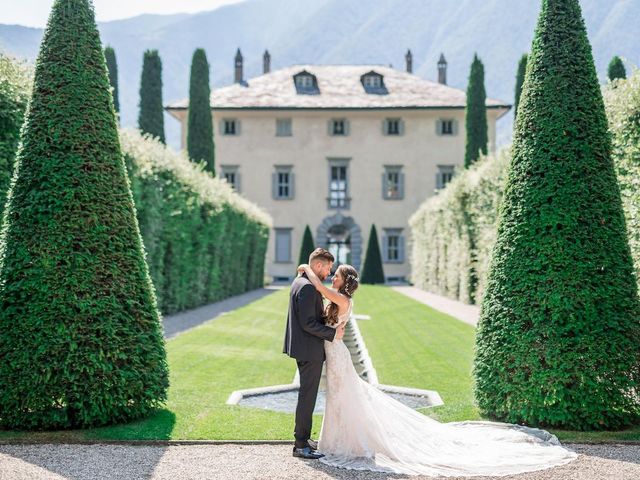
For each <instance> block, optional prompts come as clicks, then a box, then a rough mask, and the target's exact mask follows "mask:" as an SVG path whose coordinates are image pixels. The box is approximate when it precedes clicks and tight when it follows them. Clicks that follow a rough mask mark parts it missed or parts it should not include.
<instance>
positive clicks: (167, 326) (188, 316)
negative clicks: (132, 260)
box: [0, 286, 283, 478]
mask: <svg viewBox="0 0 640 480" xmlns="http://www.w3.org/2000/svg"><path fill="white" fill-rule="evenodd" d="M281 288H283V287H281V286H268V287H265V288H258V289H257V290H252V291H250V292H246V293H243V294H240V295H236V296H235V297H230V298H226V299H224V300H222V301H220V302H216V303H210V304H209V305H203V306H202V307H198V308H194V309H193V310H186V311H184V312H180V313H176V314H173V315H167V316H166V317H164V318H163V320H162V324H163V326H164V336H165V338H167V339H169V338H173V337H175V336H176V335H178V334H179V333H182V332H184V331H186V330H189V329H191V328H193V327H197V326H198V325H200V324H201V323H204V322H208V321H209V320H213V319H215V318H218V317H219V316H221V315H224V314H225V313H227V312H230V311H232V310H235V309H236V308H240V307H244V306H245V305H248V304H249V303H251V302H255V301H256V300H258V299H260V298H262V297H265V296H267V295H270V294H272V293H273V292H275V291H276V290H280V289H281ZM0 478H2V477H0Z"/></svg>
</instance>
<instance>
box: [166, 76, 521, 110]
mask: <svg viewBox="0 0 640 480" xmlns="http://www.w3.org/2000/svg"><path fill="white" fill-rule="evenodd" d="M303 70H306V71H307V72H309V73H312V74H313V75H315V76H316V78H317V82H318V88H319V91H320V93H319V94H317V95H308V94H299V93H297V91H296V86H295V84H294V81H293V76H294V75H295V74H297V73H299V72H302V71H303ZM372 70H373V71H374V72H377V73H380V74H381V75H383V76H384V86H385V87H386V89H387V91H388V93H387V94H384V95H379V94H371V93H366V92H365V90H364V87H363V85H362V82H361V81H360V77H361V76H362V75H363V74H365V73H368V72H370V71H372ZM465 104H466V94H465V92H464V91H462V90H459V89H457V88H453V87H449V86H447V85H442V84H440V83H436V82H431V81H429V80H424V79H423V78H420V77H418V76H417V75H412V74H410V73H407V72H404V71H400V70H395V69H393V68H390V67H385V66H381V65H294V66H292V67H287V68H283V69H281V70H276V71H273V72H270V73H267V74H265V75H261V76H259V77H255V78H252V79H250V80H248V81H247V82H246V83H245V86H243V85H240V84H233V85H230V86H228V87H223V88H218V89H215V90H213V91H212V92H211V105H212V108H214V109H216V108H220V109H225V108H230V109H235V108H247V109H262V108H265V109H269V108H278V109H296V108H301V109H323V108H355V109H359V108H446V107H451V108H464V107H465ZM188 105H189V100H188V99H184V100H181V101H178V102H174V103H171V104H169V105H168V106H167V109H168V110H172V109H185V108H187V107H188ZM487 107H489V108H504V109H508V108H510V107H511V105H509V104H508V103H506V102H503V101H500V100H495V99H491V98H487Z"/></svg>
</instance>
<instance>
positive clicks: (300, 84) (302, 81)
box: [293, 70, 320, 95]
mask: <svg viewBox="0 0 640 480" xmlns="http://www.w3.org/2000/svg"><path fill="white" fill-rule="evenodd" d="M293 83H294V85H295V87H296V93H298V94H300V95H318V94H319V93H320V89H319V88H318V80H317V79H316V77H315V75H313V74H311V73H309V72H307V71H306V70H303V71H301V72H299V73H296V74H295V75H294V76H293Z"/></svg>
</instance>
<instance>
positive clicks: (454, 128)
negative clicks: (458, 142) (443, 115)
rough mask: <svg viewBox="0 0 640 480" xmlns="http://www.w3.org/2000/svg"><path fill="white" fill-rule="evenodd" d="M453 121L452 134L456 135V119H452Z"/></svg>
mask: <svg viewBox="0 0 640 480" xmlns="http://www.w3.org/2000/svg"><path fill="white" fill-rule="evenodd" d="M452 123H453V134H454V135H457V134H458V120H452Z"/></svg>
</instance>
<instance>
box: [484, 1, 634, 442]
mask: <svg viewBox="0 0 640 480" xmlns="http://www.w3.org/2000/svg"><path fill="white" fill-rule="evenodd" d="M532 126H535V128H532ZM512 148H513V153H512V160H511V166H510V172H509V177H508V179H507V184H506V186H505V191H504V196H503V199H502V206H501V210H500V215H499V221H498V233H497V240H496V243H495V246H494V249H493V252H492V260H491V265H490V268H489V272H488V278H487V287H486V291H485V294H484V298H483V301H482V305H481V312H480V321H479V324H478V330H477V336H476V359H475V365H474V372H475V379H476V400H477V403H478V406H479V407H480V410H481V411H482V412H483V413H484V414H487V415H490V416H491V417H494V418H498V419H501V420H505V421H508V422H525V423H528V424H533V425H543V426H544V425H550V426H557V427H563V428H569V429H578V430H587V429H607V428H618V427H622V426H624V425H628V424H631V423H633V422H636V421H638V419H640V399H639V397H638V395H637V393H638V390H637V389H638V385H640V322H639V321H638V319H639V318H640V303H639V300H638V291H637V285H636V280H635V278H634V272H633V265H632V259H631V252H630V249H629V245H628V242H627V234H626V227H625V219H624V215H623V210H622V202H621V199H620V191H619V187H618V184H617V180H616V174H615V171H614V165H613V162H612V159H611V145H610V139H609V133H608V126H607V119H606V117H605V112H604V103H603V100H602V95H601V91H600V85H599V83H598V78H597V75H596V69H595V66H594V64H593V56H592V53H591V46H590V45H589V41H588V38H587V32H586V29H585V25H584V21H583V19H582V14H581V10H580V5H579V3H578V0H543V2H542V11H541V13H540V17H539V19H538V24H537V27H536V32H535V36H534V40H533V44H532V49H531V53H530V55H529V65H528V67H527V76H526V79H525V87H524V89H523V93H522V98H521V101H520V107H519V113H518V120H517V122H516V126H515V131H514V141H513V147H512Z"/></svg>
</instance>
